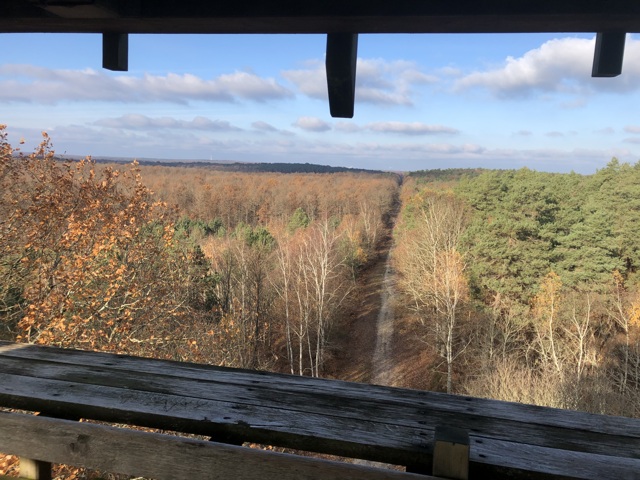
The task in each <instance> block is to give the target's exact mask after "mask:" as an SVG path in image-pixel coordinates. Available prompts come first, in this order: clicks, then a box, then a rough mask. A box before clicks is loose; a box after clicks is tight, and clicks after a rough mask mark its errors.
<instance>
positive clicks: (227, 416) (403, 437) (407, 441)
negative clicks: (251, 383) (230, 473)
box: [0, 370, 433, 465]
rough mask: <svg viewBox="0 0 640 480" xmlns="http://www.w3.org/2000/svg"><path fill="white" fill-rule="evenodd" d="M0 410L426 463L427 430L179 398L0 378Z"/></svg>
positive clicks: (239, 403)
mask: <svg viewBox="0 0 640 480" xmlns="http://www.w3.org/2000/svg"><path fill="white" fill-rule="evenodd" d="M0 405H4V406H13V407H15V408H20V409H25V410H35V411H41V412H46V414H47V415H49V416H52V417H55V416H58V415H59V414H62V415H74V416H78V417H81V418H91V419H94V420H103V421H108V422H115V423H128V424H131V425H140V426H145V427H152V428H160V429H165V430H173V431H178V432H185V433H195V434H201V435H210V436H212V437H213V438H216V435H221V436H223V437H225V438H229V439H238V440H241V441H252V442H256V443H263V444H268V445H276V446H282V447H289V448H297V449H301V450H309V451H313V452H319V453H328V454H335V455H341V456H347V457H354V458H363V459H367V460H379V461H383V462H386V463H394V464H399V465H406V464H407V463H414V462H415V463H420V462H428V461H430V459H429V458H428V457H430V452H431V444H432V440H433V438H432V435H433V433H432V432H430V431H429V429H428V428H420V429H418V428H413V429H412V428H409V427H403V426H394V425H384V426H383V427H382V428H381V427H380V426H379V425H377V424H376V422H374V421H373V420H372V419H370V420H369V421H353V420H350V419H347V418H342V417H337V416H330V415H318V414H314V413H307V414H305V415H294V414H292V412H290V411H287V410H283V409H279V408H268V407H256V406H252V405H249V404H245V403H242V400H239V401H237V402H224V401H219V400H209V399H201V398H194V397H184V396H179V395H170V394H158V393H152V392H145V391H139V390H126V389H120V388H114V387H106V386H99V385H89V384H77V383H72V382H64V381H59V380H48V379H35V378H32V377H24V376H18V375H9V374H6V373H4V372H3V371H1V370H0Z"/></svg>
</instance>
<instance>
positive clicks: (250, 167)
mask: <svg viewBox="0 0 640 480" xmlns="http://www.w3.org/2000/svg"><path fill="white" fill-rule="evenodd" d="M67 158H68V159H74V157H73V156H68V157H67ZM93 159H94V160H95V161H96V162H97V163H118V164H128V163H131V162H132V159H128V158H108V157H93ZM137 161H138V163H139V164H140V165H148V166H162V167H183V168H184V167H186V168H208V169H211V170H218V171H228V172H257V173H342V172H353V173H387V172H383V171H382V170H367V169H364V168H348V167H332V166H329V165H316V164H313V163H245V162H232V161H227V160H215V161H203V160H193V161H192V160H156V159H147V158H139V159H137Z"/></svg>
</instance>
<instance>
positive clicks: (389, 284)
mask: <svg viewBox="0 0 640 480" xmlns="http://www.w3.org/2000/svg"><path fill="white" fill-rule="evenodd" d="M394 284H395V278H394V274H393V270H392V268H391V258H390V253H389V255H387V258H386V260H385V271H384V276H383V278H382V285H381V286H380V290H381V292H380V311H379V312H378V320H377V322H376V332H377V336H376V347H375V350H374V352H373V361H372V365H371V369H372V371H373V374H372V376H371V383H375V384H377V385H391V384H392V381H393V375H392V372H393V368H394V362H393V361H394V355H393V353H394V352H393V348H392V346H393V344H392V342H393V332H394V317H393V312H394V309H393V293H394Z"/></svg>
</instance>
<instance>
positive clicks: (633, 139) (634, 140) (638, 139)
mask: <svg viewBox="0 0 640 480" xmlns="http://www.w3.org/2000/svg"><path fill="white" fill-rule="evenodd" d="M623 142H625V143H634V144H638V145H640V137H629V138H625V139H624V140H623Z"/></svg>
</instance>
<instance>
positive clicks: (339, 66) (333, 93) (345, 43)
mask: <svg viewBox="0 0 640 480" xmlns="http://www.w3.org/2000/svg"><path fill="white" fill-rule="evenodd" d="M357 58H358V34H357V33H329V34H327V57H326V69H327V88H328V91H329V110H330V112H331V116H332V117H339V118H353V110H354V107H353V105H354V102H355V91H356V60H357Z"/></svg>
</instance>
